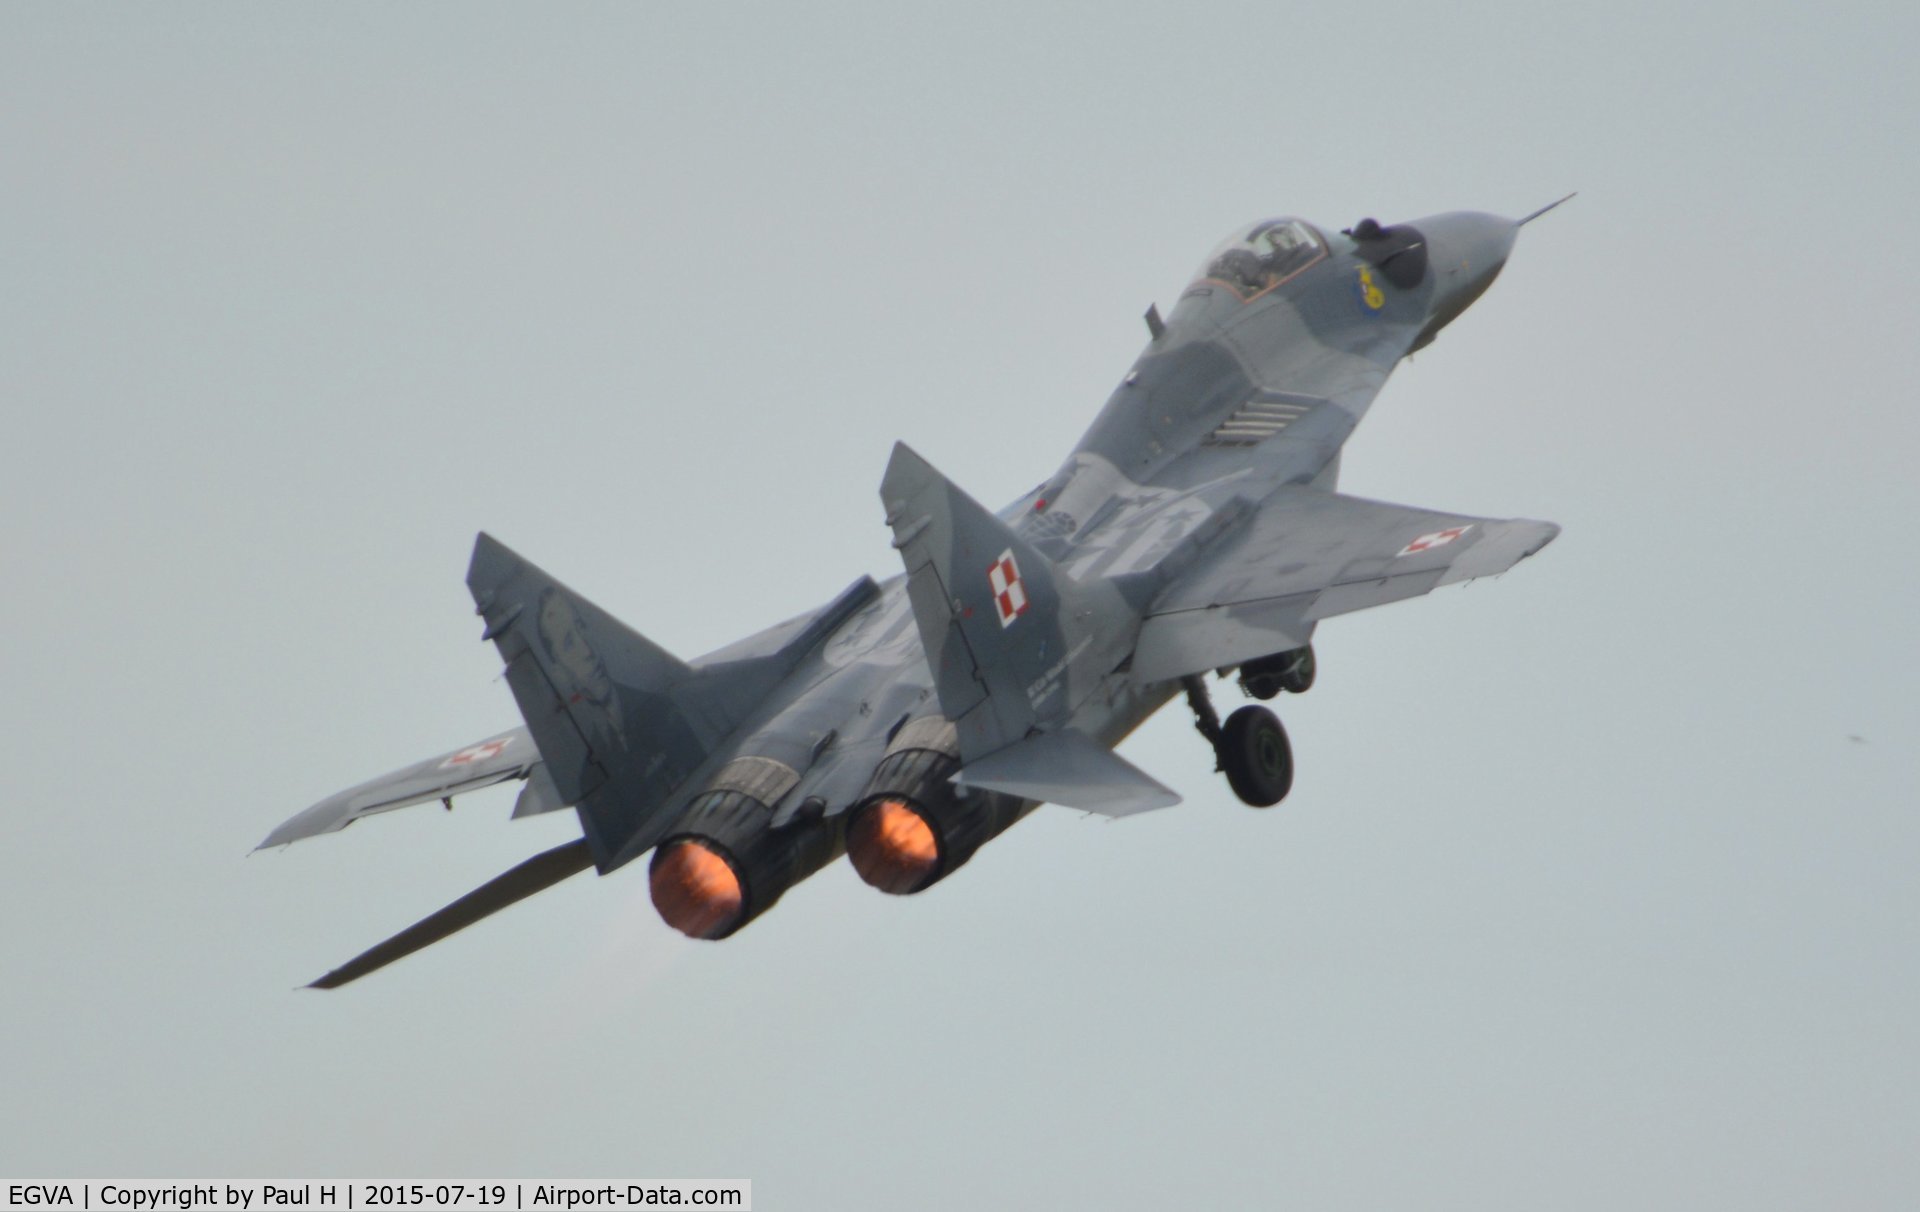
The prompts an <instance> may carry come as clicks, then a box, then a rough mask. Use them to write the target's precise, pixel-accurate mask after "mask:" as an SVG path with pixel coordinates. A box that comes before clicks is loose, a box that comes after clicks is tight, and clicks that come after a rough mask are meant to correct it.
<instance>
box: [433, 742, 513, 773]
mask: <svg viewBox="0 0 1920 1212" xmlns="http://www.w3.org/2000/svg"><path fill="white" fill-rule="evenodd" d="M511 744H513V738H512V737H510V736H503V737H500V738H498V739H497V740H491V741H482V742H480V743H479V744H478V745H469V746H467V747H466V748H465V749H462V750H461V751H460V752H458V753H456V754H454V755H453V756H452V757H450V758H448V759H447V760H446V761H444V762H442V763H440V768H441V769H442V770H444V769H446V768H447V767H448V766H471V765H472V764H473V763H475V762H484V761H486V760H487V759H488V758H490V757H497V756H498V755H499V754H500V752H501V750H503V749H505V748H506V747H507V746H508V745H511Z"/></svg>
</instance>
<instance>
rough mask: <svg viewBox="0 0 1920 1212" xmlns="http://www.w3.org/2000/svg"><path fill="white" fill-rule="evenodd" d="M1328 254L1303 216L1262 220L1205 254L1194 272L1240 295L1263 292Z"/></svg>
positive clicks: (1318, 234)
mask: <svg viewBox="0 0 1920 1212" xmlns="http://www.w3.org/2000/svg"><path fill="white" fill-rule="evenodd" d="M1326 255H1327V242H1326V240H1324V239H1323V238H1321V235H1320V233H1319V232H1318V231H1315V230H1314V228H1313V225H1312V224H1310V223H1308V222H1306V221H1305V220H1303V219H1264V220H1262V221H1261V222H1259V223H1255V224H1252V225H1251V226H1249V227H1247V228H1245V229H1243V230H1241V231H1239V232H1236V233H1235V234H1234V235H1232V236H1230V237H1228V238H1227V239H1226V240H1225V241H1224V242H1222V243H1221V245H1220V246H1219V247H1218V248H1216V249H1214V250H1213V252H1212V253H1211V254H1209V255H1208V257H1207V259H1206V261H1205V263H1204V264H1202V265H1201V267H1200V273H1199V274H1198V275H1197V276H1198V277H1199V278H1201V279H1202V280H1204V281H1207V282H1216V283H1219V284H1220V285H1222V286H1225V287H1226V288H1227V289H1228V290H1231V291H1233V292H1234V293H1235V294H1236V295H1239V296H1240V298H1241V300H1242V301H1243V302H1244V301H1246V300H1248V299H1252V298H1254V297H1255V296H1257V295H1263V294H1265V293H1266V292H1268V291H1270V290H1272V289H1273V288H1274V287H1276V286H1278V285H1280V284H1281V283H1282V282H1285V281H1286V280H1287V279H1289V278H1292V277H1294V276H1295V275H1296V274H1298V273H1299V272H1300V271H1301V270H1303V269H1305V268H1307V267H1308V266H1309V265H1312V264H1313V263H1314V262H1316V261H1319V260H1320V259H1321V258H1323V257H1325V256H1326Z"/></svg>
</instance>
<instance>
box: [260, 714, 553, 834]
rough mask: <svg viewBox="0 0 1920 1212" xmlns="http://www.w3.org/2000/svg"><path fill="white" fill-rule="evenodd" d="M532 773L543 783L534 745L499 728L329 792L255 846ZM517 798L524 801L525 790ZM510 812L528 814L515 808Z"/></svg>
mask: <svg viewBox="0 0 1920 1212" xmlns="http://www.w3.org/2000/svg"><path fill="white" fill-rule="evenodd" d="M535 774H540V775H542V776H543V777H542V778H541V780H540V781H541V782H543V783H545V782H548V780H547V779H545V778H544V769H543V767H542V766H541V763H540V751H539V750H538V749H536V748H534V744H533V740H532V738H531V737H529V736H528V735H527V730H526V729H525V728H516V729H514V730H513V731H512V732H503V733H501V734H500V735H498V736H495V737H491V738H489V739H487V740H484V741H478V742H476V743H474V744H472V745H468V746H466V747H465V748H462V749H456V750H454V751H453V752H452V753H443V754H441V755H439V756H438V757H430V758H428V759H427V760H426V761H424V762H415V763H414V764H413V765H411V766H404V767H402V768H400V769H399V770H396V771H394V772H393V773H391V774H383V775H381V776H380V777H379V778H377V779H368V780H367V781H366V782H364V783H361V784H360V785H359V786H357V787H349V788H347V789H346V790H345V791H342V792H338V793H336V794H334V795H330V796H328V797H327V798H326V799H324V800H321V801H320V802H319V803H317V804H315V805H314V806H313V807H311V808H308V809H307V810H306V811H304V812H302V813H300V814H299V815H297V816H294V817H293V818H291V819H290V820H288V821H286V822H285V823H283V824H282V825H280V827H279V828H277V829H275V830H274V831H273V832H272V833H270V834H268V835H267V840H266V841H264V842H261V843H260V844H259V845H258V846H257V847H255V849H257V850H265V849H266V848H267V847H269V846H285V845H287V844H288V843H289V842H297V841H299V840H300V839H302V838H308V837H318V836H319V835H320V834H323V833H332V832H334V831H335V830H337V829H345V828H346V827H347V826H348V825H351V824H353V823H354V822H355V821H357V820H359V819H360V818H361V817H363V816H372V815H374V814H375V813H379V812H391V811H393V810H394V809H395V808H405V807H406V806H408V805H409V804H424V803H426V802H428V801H429V800H444V799H447V798H448V797H450V796H453V795H457V794H459V793H460V792H463V791H474V790H478V789H479V788H481V787H491V786H493V785H494V784H495V783H504V782H506V781H507V780H508V779H524V778H530V777H532V776H533V775H535ZM521 799H522V800H523V801H524V800H525V799H526V795H525V793H523V794H522V796H521ZM552 806H553V807H555V808H559V807H564V806H565V805H564V804H563V803H555V804H554V805H552ZM514 815H515V816H525V815H528V814H527V813H525V812H520V811H517V810H516V811H515V813H514Z"/></svg>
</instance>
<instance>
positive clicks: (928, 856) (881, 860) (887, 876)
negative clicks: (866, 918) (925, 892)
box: [847, 799, 940, 896]
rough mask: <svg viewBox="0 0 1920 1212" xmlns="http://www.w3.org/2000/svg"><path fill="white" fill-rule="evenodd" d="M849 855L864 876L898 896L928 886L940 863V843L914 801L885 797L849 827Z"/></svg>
mask: <svg viewBox="0 0 1920 1212" xmlns="http://www.w3.org/2000/svg"><path fill="white" fill-rule="evenodd" d="M847 858H848V859H850V860H852V862H853V869H854V870H855V871H858V872H859V873H860V878H861V879H863V880H865V881H867V883H869V884H872V885H873V886H874V887H875V888H878V889H879V890H880V891H882V892H891V893H893V894H895V895H896V896H898V895H904V894H906V893H909V892H918V891H919V890H920V889H922V888H924V887H926V885H927V880H928V879H929V878H930V877H931V876H932V875H933V872H934V868H935V867H938V866H939V865H940V843H939V841H938V840H937V839H935V837H934V836H933V826H931V825H929V824H927V819H926V818H925V817H923V816H921V815H920V813H919V812H918V811H916V810H915V809H914V807H913V805H911V804H909V803H907V801H905V800H897V799H885V800H881V801H879V802H878V803H875V804H872V805H870V806H868V807H867V809H866V810H865V811H863V812H861V813H860V814H859V816H858V817H857V818H855V820H854V822H853V825H852V826H851V827H850V828H849V829H848V830H847Z"/></svg>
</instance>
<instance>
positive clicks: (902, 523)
mask: <svg viewBox="0 0 1920 1212" xmlns="http://www.w3.org/2000/svg"><path fill="white" fill-rule="evenodd" d="M880 498H881V501H882V502H883V503H884V504H885V505H886V509H887V524H888V525H889V526H891V527H892V528H893V536H894V538H893V545H894V546H895V547H896V548H898V549H899V551H900V556H901V559H902V560H903V561H904V562H905V563H906V568H907V594H908V597H909V598H910V599H911V600H912V603H913V615H914V621H915V622H916V623H917V624H918V625H919V628H920V640H921V643H922V644H923V645H924V646H925V648H926V652H927V661H928V663H929V664H930V665H931V666H932V668H933V678H934V689H935V691H936V693H937V694H938V695H939V697H940V710H941V711H942V712H943V713H944V714H945V715H946V716H947V718H949V719H951V720H953V721H954V724H955V725H956V727H957V728H958V730H959V734H960V753H961V757H962V759H963V760H965V761H972V760H973V759H975V758H977V757H983V756H985V755H986V754H989V753H993V752H995V751H997V750H999V749H1002V748H1004V747H1006V746H1007V745H1010V744H1012V743H1013V742H1015V741H1018V740H1020V739H1021V738H1023V737H1025V736H1026V735H1028V734H1029V733H1031V732H1035V731H1042V732H1044V731H1051V730H1053V729H1055V728H1058V727H1062V726H1064V724H1065V722H1066V720H1067V717H1068V715H1069V714H1071V712H1072V709H1073V708H1074V707H1075V706H1076V705H1077V704H1078V703H1079V702H1080V701H1081V700H1082V699H1084V698H1085V697H1086V696H1087V695H1088V694H1090V693H1091V692H1092V691H1093V689H1094V687H1095V686H1096V685H1097V684H1098V682H1099V679H1100V677H1101V676H1102V675H1104V674H1105V673H1107V672H1108V671H1110V670H1111V669H1112V668H1113V663H1114V661H1115V660H1117V659H1118V655H1119V654H1118V653H1116V652H1115V651H1113V648H1114V645H1115V641H1116V640H1124V639H1125V638H1127V637H1125V636H1124V635H1120V634H1118V633H1120V632H1122V631H1123V630H1124V627H1123V626H1122V624H1121V620H1123V619H1125V618H1127V617H1130V612H1128V611H1127V610H1126V608H1125V605H1124V603H1123V602H1122V600H1121V598H1120V595H1119V593H1118V592H1117V591H1116V590H1115V589H1114V588H1113V586H1111V585H1110V584H1108V583H1106V582H1096V583H1090V584H1084V585H1083V584H1081V583H1080V582H1077V581H1075V580H1074V579H1073V578H1072V577H1071V576H1069V575H1067V573H1066V572H1065V571H1064V570H1062V569H1061V568H1059V567H1058V566H1056V565H1055V564H1054V563H1053V561H1051V560H1049V559H1048V558H1047V557H1046V556H1044V555H1042V554H1041V553H1040V552H1039V551H1038V550H1037V549H1036V548H1034V547H1033V546H1031V545H1030V544H1028V543H1027V542H1026V540H1024V539H1022V538H1021V537H1020V536H1019V535H1017V534H1015V533H1014V531H1013V528H1012V527H1011V526H1008V525H1007V524H1006V523H1005V522H1003V521H1001V520H1000V519H999V518H997V517H995V516H994V515H993V514H992V513H990V512H988V511H987V510H986V509H985V508H984V507H982V506H981V505H980V503H979V502H978V501H975V500H974V499H973V498H972V497H970V496H968V495H967V494H966V493H964V492H962V491H961V490H960V489H959V488H958V487H956V486H955V485H954V484H953V483H952V482H951V481H949V480H948V479H947V478H946V477H944V476H942V475H941V474H940V473H939V472H938V471H935V470H934V468H933V467H932V465H931V464H929V463H928V462H927V461H926V460H925V459H922V458H921V457H920V456H919V455H917V454H915V453H914V452H913V451H912V450H911V449H909V448H908V447H907V446H906V445H904V444H897V445H895V446H894V448H893V458H892V459H891V460H889V461H888V463H887V473H886V476H885V477H884V478H883V479H882V480H881V482H880Z"/></svg>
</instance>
